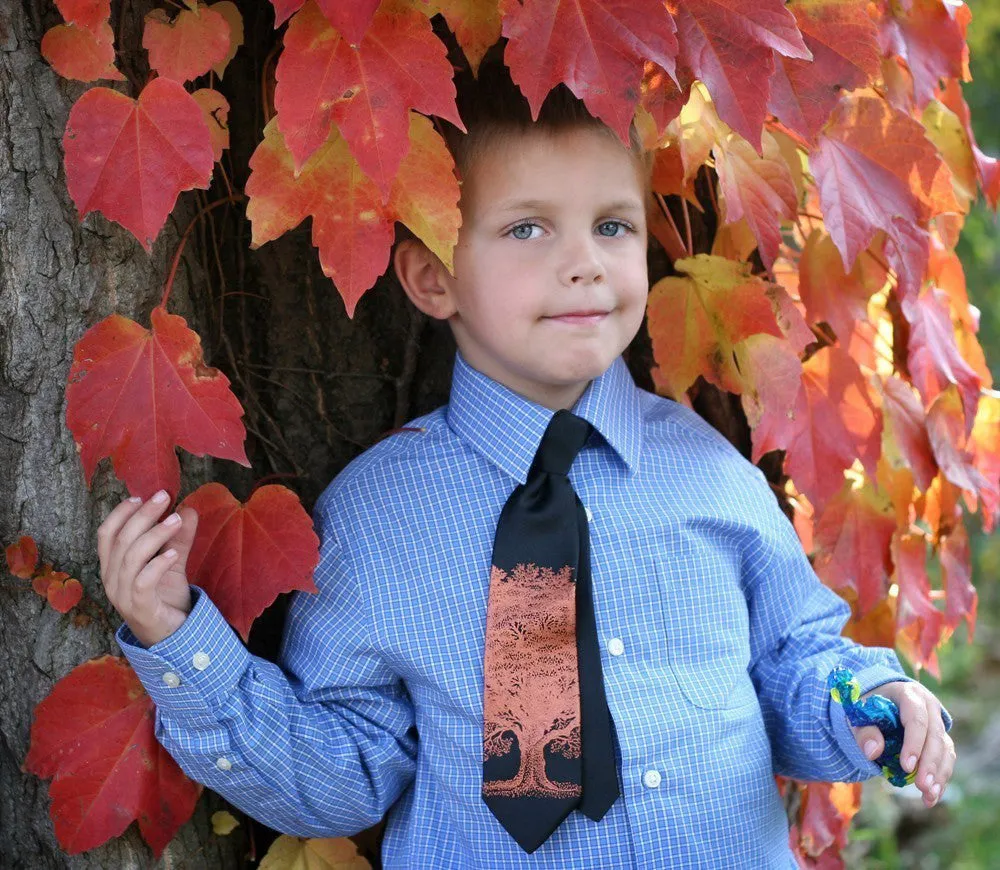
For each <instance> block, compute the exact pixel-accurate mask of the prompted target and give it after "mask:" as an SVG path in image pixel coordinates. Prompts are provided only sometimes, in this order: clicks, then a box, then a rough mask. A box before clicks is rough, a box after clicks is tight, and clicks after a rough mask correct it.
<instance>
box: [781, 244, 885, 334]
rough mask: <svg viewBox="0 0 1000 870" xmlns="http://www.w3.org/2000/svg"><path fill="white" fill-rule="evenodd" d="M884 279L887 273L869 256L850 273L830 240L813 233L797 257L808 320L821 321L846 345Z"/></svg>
mask: <svg viewBox="0 0 1000 870" xmlns="http://www.w3.org/2000/svg"><path fill="white" fill-rule="evenodd" d="M885 279H886V271H885V269H883V268H882V267H881V266H879V265H878V264H877V263H876V262H875V260H874V259H873V258H871V257H858V259H857V260H856V261H855V264H854V268H853V269H851V271H850V272H849V273H848V272H845V271H844V262H843V260H842V259H841V258H840V255H839V254H838V253H837V248H836V247H835V246H834V244H833V240H832V239H831V238H830V236H829V235H828V234H827V233H824V232H823V231H822V230H818V229H817V230H813V232H812V233H810V234H809V238H808V239H806V246H805V248H804V249H803V251H802V255H801V256H800V258H799V293H800V295H801V297H802V304H803V305H804V306H805V309H806V312H807V313H808V315H809V320H810V321H812V322H814V323H818V322H819V321H824V322H826V323H828V324H829V325H830V326H831V327H833V331H834V333H835V334H836V335H837V337H838V338H839V339H840V340H841V341H842V342H846V341H847V339H848V338H849V336H850V335H851V333H852V332H853V331H854V330H855V329H856V328H857V325H858V324H859V323H860V322H864V321H867V320H868V300H869V299H870V298H871V295H872V294H873V293H874V292H875V291H876V290H878V289H879V288H880V287H881V286H882V285H883V284H884V283H885Z"/></svg>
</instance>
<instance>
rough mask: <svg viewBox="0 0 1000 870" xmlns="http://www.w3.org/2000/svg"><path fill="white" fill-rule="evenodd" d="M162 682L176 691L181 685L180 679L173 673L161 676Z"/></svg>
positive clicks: (169, 672) (168, 672)
mask: <svg viewBox="0 0 1000 870" xmlns="http://www.w3.org/2000/svg"><path fill="white" fill-rule="evenodd" d="M163 682H164V683H166V684H167V685H168V686H170V688H171V689H176V688H177V687H178V686H179V685H180V684H181V678H180V677H178V676H177V674H175V673H174V672H173V671H167V672H166V673H165V674H164V675H163Z"/></svg>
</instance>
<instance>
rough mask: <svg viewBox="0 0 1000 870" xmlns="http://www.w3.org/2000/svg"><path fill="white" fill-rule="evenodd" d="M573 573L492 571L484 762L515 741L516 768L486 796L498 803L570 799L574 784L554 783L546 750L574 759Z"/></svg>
mask: <svg viewBox="0 0 1000 870" xmlns="http://www.w3.org/2000/svg"><path fill="white" fill-rule="evenodd" d="M572 575H573V569H572V568H571V567H570V566H569V565H567V566H565V567H563V568H562V569H560V570H559V571H558V572H556V571H553V570H552V569H551V568H544V567H539V566H537V565H517V566H516V567H515V568H514V570H513V571H511V572H510V573H507V572H505V571H503V570H501V569H500V568H497V567H496V566H495V565H494V566H493V568H492V570H491V572H490V604H489V612H488V614H487V642H486V655H485V671H486V691H485V698H484V706H485V711H484V721H485V726H484V727H485V739H484V743H483V756H484V758H483V760H484V761H485V760H487V759H489V758H494V757H501V756H504V755H507V754H508V753H510V752H511V751H512V750H513V746H514V739H515V738H516V739H517V745H518V750H519V752H520V766H519V768H518V771H517V773H516V774H515V776H514V777H513V778H512V779H509V780H494V781H487V782H486V783H485V784H484V791H485V792H486V794H490V795H500V796H504V797H526V796H538V797H574V796H577V795H579V794H580V786H579V785H578V784H576V783H572V782H553V781H552V780H551V779H549V777H548V774H547V773H546V771H545V749H546V747H547V748H548V749H549V750H550V751H552V752H556V753H558V754H560V755H562V756H563V757H565V758H577V757H579V755H580V702H579V697H578V696H579V691H578V687H577V670H576V640H575V637H576V606H575V596H576V585H575V584H574V582H573V576H572Z"/></svg>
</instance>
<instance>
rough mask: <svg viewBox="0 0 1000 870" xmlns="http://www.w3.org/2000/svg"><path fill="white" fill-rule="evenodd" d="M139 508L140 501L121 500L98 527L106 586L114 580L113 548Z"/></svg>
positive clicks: (98, 556)
mask: <svg viewBox="0 0 1000 870" xmlns="http://www.w3.org/2000/svg"><path fill="white" fill-rule="evenodd" d="M138 509H139V502H133V501H129V500H128V499H127V498H126V499H123V500H122V501H121V502H119V503H118V504H117V505H116V506H115V507H114V508H113V509H112V510H111V512H110V513H109V514H108V515H107V516H106V517H105V518H104V520H103V521H102V522H101V524H100V525H99V526H98V527H97V558H98V559H99V560H100V563H101V579H102V580H103V581H104V584H105V588H107V584H108V582H109V581H112V582H113V581H114V577H113V575H112V572H111V549H112V547H113V545H114V543H115V540H116V539H117V537H118V533H119V531H121V528H122V526H124V525H125V521H126V520H127V519H128V518H129V517H130V516H132V514H133V513H135V512H136V511H137V510H138Z"/></svg>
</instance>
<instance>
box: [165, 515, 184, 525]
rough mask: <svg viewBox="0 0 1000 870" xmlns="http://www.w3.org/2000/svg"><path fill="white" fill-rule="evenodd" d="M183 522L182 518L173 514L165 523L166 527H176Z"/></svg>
mask: <svg viewBox="0 0 1000 870" xmlns="http://www.w3.org/2000/svg"><path fill="white" fill-rule="evenodd" d="M180 521H181V518H180V517H179V516H177V514H171V515H170V516H169V517H167V518H166V519H165V520H164V521H163V525H165V526H176V525H177V524H178V523H179V522H180Z"/></svg>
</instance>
